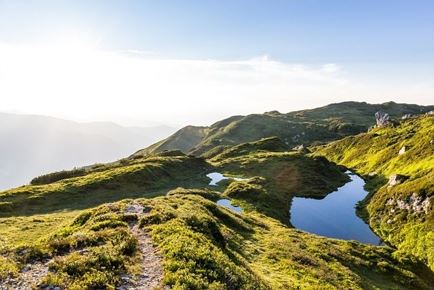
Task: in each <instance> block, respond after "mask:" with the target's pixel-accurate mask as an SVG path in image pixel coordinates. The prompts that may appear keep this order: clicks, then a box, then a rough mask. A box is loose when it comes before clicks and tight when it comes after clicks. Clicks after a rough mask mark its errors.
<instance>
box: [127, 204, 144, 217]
mask: <svg viewBox="0 0 434 290" xmlns="http://www.w3.org/2000/svg"><path fill="white" fill-rule="evenodd" d="M143 209H144V207H143V206H141V205H140V204H135V203H134V204H130V205H129V206H127V208H126V209H125V213H136V214H141V213H143Z"/></svg>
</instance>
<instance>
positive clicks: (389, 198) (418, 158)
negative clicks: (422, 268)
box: [315, 115, 434, 269]
mask: <svg viewBox="0 0 434 290" xmlns="http://www.w3.org/2000/svg"><path fill="white" fill-rule="evenodd" d="M433 140H434V116H432V115H425V116H420V117H416V118H411V119H408V120H405V121H402V122H401V123H400V124H399V125H397V126H388V127H385V128H376V129H373V130H370V131H369V132H368V133H363V134H360V135H357V136H351V137H347V138H344V139H342V140H339V141H336V142H333V143H331V144H329V145H326V146H324V147H320V148H317V150H316V153H315V154H316V155H322V156H325V157H327V158H328V159H329V160H331V161H334V162H336V163H339V164H342V165H344V166H346V167H348V168H351V169H352V170H354V171H356V172H357V173H358V174H360V175H362V176H363V177H364V178H365V179H366V180H367V181H368V182H367V187H368V189H369V190H370V192H371V194H370V196H368V197H367V198H366V200H365V201H364V203H363V207H361V214H363V215H365V216H366V220H367V221H368V222H369V224H370V225H371V227H372V228H373V229H374V230H375V231H376V232H377V233H378V234H379V235H380V236H381V237H382V238H383V239H384V240H385V241H387V242H389V243H390V244H392V245H394V246H396V247H397V248H398V250H399V252H404V253H411V254H413V255H415V256H416V257H418V258H420V259H421V260H423V261H424V262H425V263H427V264H428V265H429V266H430V267H431V269H434V250H433V249H434V230H433V229H434V214H433V213H434V212H433V205H434V191H433V189H434V141H433Z"/></svg>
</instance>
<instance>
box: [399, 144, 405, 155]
mask: <svg viewBox="0 0 434 290" xmlns="http://www.w3.org/2000/svg"><path fill="white" fill-rule="evenodd" d="M405 151H406V147H405V146H402V147H401V149H400V150H399V152H398V154H399V155H402V154H404V153H405Z"/></svg>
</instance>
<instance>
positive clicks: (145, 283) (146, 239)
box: [116, 204, 163, 290]
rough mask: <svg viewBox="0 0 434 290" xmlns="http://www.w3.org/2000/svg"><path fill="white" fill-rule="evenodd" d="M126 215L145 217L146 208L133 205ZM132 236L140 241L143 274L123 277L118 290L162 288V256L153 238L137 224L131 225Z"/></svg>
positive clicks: (129, 207)
mask: <svg viewBox="0 0 434 290" xmlns="http://www.w3.org/2000/svg"><path fill="white" fill-rule="evenodd" d="M126 213H134V214H137V215H138V218H139V219H140V216H142V215H144V214H145V213H144V208H143V206H141V205H138V204H131V205H129V206H128V207H127V209H126ZM130 229H131V232H132V234H133V235H134V236H135V237H136V239H137V241H138V251H139V255H140V260H141V273H140V274H139V275H136V276H132V275H123V276H122V281H123V284H122V285H121V286H119V287H117V288H116V289H118V290H126V289H135V290H145V289H146V290H149V289H155V288H157V287H159V286H161V282H162V281H163V268H162V266H161V264H162V258H161V255H160V254H159V253H158V250H157V249H156V248H155V247H154V246H153V245H152V241H151V237H150V236H149V235H148V234H146V233H145V232H144V231H143V230H141V229H140V228H139V226H138V224H137V222H134V223H130Z"/></svg>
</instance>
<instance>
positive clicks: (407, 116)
mask: <svg viewBox="0 0 434 290" xmlns="http://www.w3.org/2000/svg"><path fill="white" fill-rule="evenodd" d="M411 117H413V115H412V114H404V115H402V117H401V119H402V120H407V119H410V118H411Z"/></svg>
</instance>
